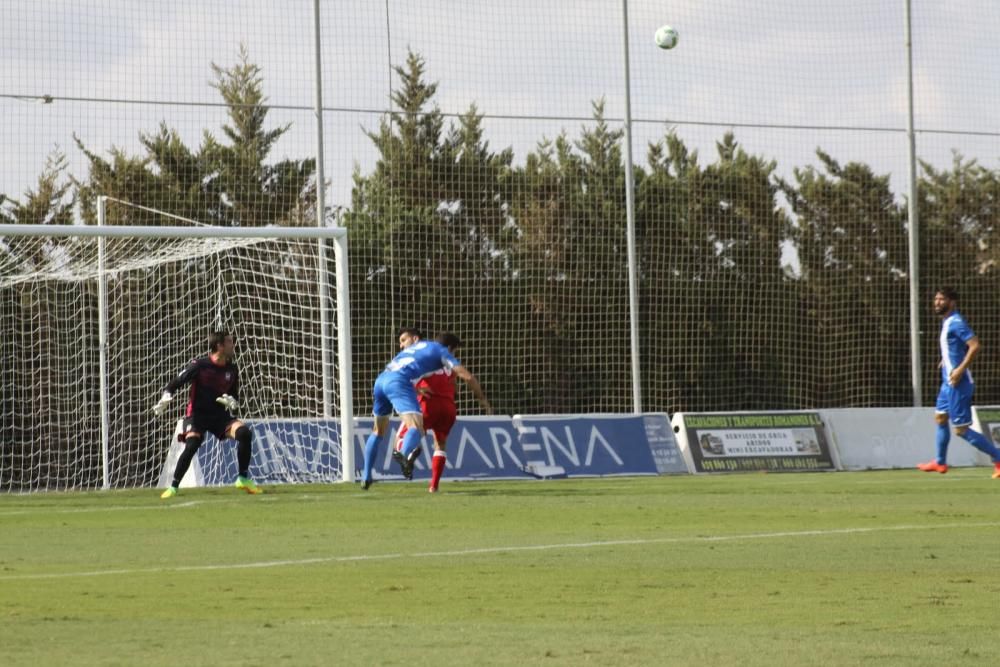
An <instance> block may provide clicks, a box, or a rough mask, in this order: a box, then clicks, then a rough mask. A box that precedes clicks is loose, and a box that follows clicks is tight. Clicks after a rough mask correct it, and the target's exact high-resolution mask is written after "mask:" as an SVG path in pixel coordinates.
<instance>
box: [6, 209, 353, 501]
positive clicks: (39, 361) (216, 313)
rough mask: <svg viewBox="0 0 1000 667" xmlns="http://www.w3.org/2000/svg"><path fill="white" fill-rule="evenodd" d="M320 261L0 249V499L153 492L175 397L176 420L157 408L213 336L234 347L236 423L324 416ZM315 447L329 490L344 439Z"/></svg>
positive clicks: (78, 243)
mask: <svg viewBox="0 0 1000 667" xmlns="http://www.w3.org/2000/svg"><path fill="white" fill-rule="evenodd" d="M153 232H154V233H155V228H153ZM324 254H328V256H329V257H332V256H333V252H332V251H330V252H329V253H324ZM322 261H323V262H324V263H321V259H320V254H319V246H318V241H317V240H315V239H288V238H155V237H125V238H108V239H106V240H105V241H104V256H103V262H102V260H101V255H100V249H99V241H98V239H97V238H93V237H88V238H75V237H70V238H59V237H54V238H51V237H46V238H39V237H14V236H11V237H6V238H3V239H0V303H2V304H3V305H2V316H0V346H2V353H3V358H4V382H3V385H2V406H3V410H2V417H3V434H4V448H3V453H2V455H0V483H2V487H0V488H3V489H4V490H23V489H46V488H67V487H75V488H94V487H101V486H103V485H104V484H105V482H107V484H108V485H110V486H111V487H128V486H142V485H149V484H151V483H154V482H155V481H156V480H157V478H158V477H159V475H160V471H161V467H162V466H163V463H164V461H165V460H166V453H167V450H168V447H169V446H170V443H171V441H172V439H173V438H172V436H173V433H174V428H175V422H176V420H177V418H179V417H180V415H181V414H182V412H183V408H184V405H183V404H184V402H185V401H184V400H183V399H182V400H179V401H177V402H176V403H175V405H174V409H173V410H172V411H171V413H170V415H172V417H173V418H172V419H171V418H169V416H170V415H168V416H167V417H164V418H161V419H156V418H155V417H154V416H153V413H152V411H151V407H152V404H153V403H154V402H155V400H156V398H157V397H158V396H159V393H160V391H161V390H162V389H163V387H164V386H165V385H166V383H167V381H168V380H170V379H171V378H172V377H174V376H175V375H176V374H177V373H178V372H180V370H181V369H183V368H184V367H185V366H186V365H187V363H188V362H189V361H190V360H191V359H193V358H195V357H199V356H205V355H207V354H208V352H209V349H208V333H209V332H211V331H220V330H222V331H229V332H232V333H233V334H234V336H235V338H236V340H237V359H236V363H237V365H238V367H239V369H240V378H241V388H240V399H241V403H242V405H241V407H240V409H239V411H238V413H239V416H240V417H242V418H243V419H250V420H258V421H266V420H275V419H279V420H282V421H285V420H295V419H302V418H322V417H324V416H326V417H327V418H330V417H335V416H336V415H337V413H338V412H339V410H338V404H337V396H338V395H339V388H338V387H337V385H336V373H337V366H338V364H337V361H336V357H335V356H334V357H332V358H331V360H332V363H330V364H329V365H328V366H327V367H326V368H325V371H326V373H325V374H324V361H323V356H322V350H323V339H324V337H323V335H322V333H323V325H322V323H323V319H324V318H323V310H324V309H325V310H326V312H327V321H328V322H332V321H333V320H334V317H333V312H334V297H333V296H331V294H329V293H327V294H322V293H321V292H320V291H319V290H318V288H317V286H318V285H319V282H320V281H319V280H318V276H319V274H320V272H321V271H323V272H331V271H332V270H333V266H332V261H330V260H328V259H324V260H322ZM101 275H104V276H105V282H106V285H107V287H106V294H107V297H106V299H105V302H104V306H103V308H102V303H101V300H100V298H99V279H100V276H101ZM102 310H103V311H104V316H105V321H106V323H107V324H106V326H107V343H106V348H105V349H106V361H105V363H104V364H103V366H102V364H101V360H100V340H99V326H100V319H101V313H102ZM328 329H329V330H328V332H327V338H328V342H333V343H334V345H335V341H336V330H335V329H332V328H329V327H328ZM102 377H103V379H104V384H105V387H106V389H105V393H106V396H104V397H102V395H101V391H102V389H101V385H102V383H101V379H102ZM102 399H103V400H102ZM324 399H326V400H327V402H328V405H324ZM102 415H106V416H107V422H106V424H102ZM274 428H280V425H278V426H275V427H274ZM105 429H106V433H105ZM275 435H277V436H279V437H280V433H276V434H275ZM105 441H106V443H107V457H106V459H105V457H104V456H103V455H102V443H103V442H105ZM312 449H313V450H317V451H320V450H322V451H329V453H330V455H329V456H327V457H323V458H324V461H328V462H329V463H328V465H329V468H328V469H326V470H313V471H312V472H313V473H314V474H315V476H316V478H317V479H325V480H326V481H333V480H335V479H338V478H339V477H340V473H341V467H340V461H341V457H340V453H339V452H340V443H339V442H323V443H313V447H312ZM288 481H302V480H299V479H289V480H288Z"/></svg>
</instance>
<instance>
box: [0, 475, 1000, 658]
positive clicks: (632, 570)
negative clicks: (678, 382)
mask: <svg viewBox="0 0 1000 667" xmlns="http://www.w3.org/2000/svg"><path fill="white" fill-rule="evenodd" d="M267 491H268V493H267V494H266V495H262V496H256V497H252V496H246V495H242V494H239V492H237V491H234V490H232V489H198V490H183V491H182V493H181V495H180V496H178V497H177V498H175V499H173V500H171V501H161V500H160V499H159V497H158V492H156V491H153V490H142V491H127V492H107V493H47V494H37V495H6V496H0V614H2V616H0V663H2V664H4V665H6V666H8V667H10V666H14V665H31V666H32V667H40V666H45V665H262V666H269V667H270V666H274V665H294V666H298V665H332V664H338V665H421V664H426V665H446V664H447V665H501V664H516V665H521V666H523V665H580V664H592V665H616V664H617V665H672V664H674V665H699V666H705V665H708V666H715V665H935V666H937V665H980V664H981V665H992V664H996V663H997V661H998V660H1000V657H998V656H1000V640H998V638H997V632H996V629H995V625H996V623H995V621H996V618H997V613H998V609H1000V546H998V545H1000V481H998V480H991V479H990V478H989V471H987V470H986V469H982V468H979V469H958V470H956V469H953V471H952V472H951V473H949V474H948V475H927V474H924V473H918V472H915V471H914V472H910V471H894V472H868V473H835V474H783V475H730V476H717V477H688V476H684V477H663V478H636V479H593V480H560V481H531V482H509V483H504V482H484V483H469V482H465V483H458V482H448V481H447V478H446V479H445V481H444V482H443V483H442V492H441V493H440V494H438V495H436V496H431V495H430V494H428V493H426V489H425V487H424V485H423V484H418V483H413V484H376V485H375V486H374V487H373V488H372V489H371V490H370V491H368V492H367V493H365V492H362V491H361V490H360V489H359V488H358V487H357V486H353V485H336V486H318V485H314V486H285V487H271V488H269V489H267Z"/></svg>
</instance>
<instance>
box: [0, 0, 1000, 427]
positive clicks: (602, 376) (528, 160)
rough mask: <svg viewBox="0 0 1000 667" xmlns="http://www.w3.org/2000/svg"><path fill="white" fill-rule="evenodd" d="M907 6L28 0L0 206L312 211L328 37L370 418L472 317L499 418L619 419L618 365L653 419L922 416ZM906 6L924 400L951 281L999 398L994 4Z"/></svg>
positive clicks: (251, 217) (335, 212)
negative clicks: (942, 294) (411, 333)
mask: <svg viewBox="0 0 1000 667" xmlns="http://www.w3.org/2000/svg"><path fill="white" fill-rule="evenodd" d="M906 4H907V3H904V2H902V1H900V2H894V3H884V2H881V3H879V2H868V1H864V0H846V1H844V2H809V3H803V2H799V1H797V0H776V1H775V2H769V3H767V4H761V3H758V2H752V1H751V0H698V1H697V2H696V1H694V0H685V1H679V2H671V3H667V4H665V3H662V2H659V1H654V0H629V1H628V2H627V4H626V3H622V2H620V1H619V0H607V1H604V2H583V3H580V2H570V1H569V0H556V1H552V2H532V1H528V0H512V1H511V2H507V3H466V4H464V5H460V4H457V3H453V2H444V1H443V0H407V1H405V2H404V1H402V0H362V1H358V2H351V3H329V2H320V3H319V5H318V8H319V22H318V24H316V23H314V18H315V15H314V8H315V7H316V5H315V3H314V2H313V1H312V0H291V1H282V2H278V1H277V0H262V1H260V2H254V3H237V2H218V3H208V5H206V4H205V3H195V2H193V0H168V1H165V2H159V3H156V6H155V7H147V6H145V5H144V4H141V3H127V2H124V1H122V2H112V1H111V0H108V1H107V2H105V3H103V4H101V5H99V6H96V7H94V6H91V7H89V8H88V11H87V12H83V11H81V10H79V9H78V7H77V4H76V3H70V2H50V3H45V6H44V7H42V6H41V5H38V6H35V5H31V4H29V3H22V4H20V5H18V6H17V7H15V8H14V9H13V10H12V11H11V12H9V14H10V16H8V17H7V18H6V20H5V21H4V22H3V24H2V25H0V39H2V42H0V43H3V45H4V46H3V50H2V51H0V59H3V64H4V67H3V68H0V110H2V115H0V139H2V140H3V145H4V146H5V160H4V161H3V164H0V193H2V194H4V195H6V196H7V199H6V200H5V201H3V202H0V211H2V213H3V216H4V217H5V218H7V219H8V220H9V221H12V222H50V223H54V224H58V223H71V222H77V223H80V222H82V223H87V224H90V223H92V222H93V200H94V197H96V196H98V195H108V196H112V197H117V198H120V199H123V200H126V201H131V202H136V203H139V204H144V205H147V206H152V207H155V208H157V209H161V210H165V211H170V212H173V213H176V214H179V215H183V216H185V217H188V218H192V219H196V220H201V221H205V222H207V223H210V224H215V225H240V226H258V225H264V224H279V225H312V224H316V219H317V214H316V195H317V184H318V183H317V171H316V167H317V165H316V161H315V158H316V156H317V155H318V154H319V151H318V150H317V137H318V131H317V119H316V116H315V112H314V104H315V96H314V93H315V90H316V85H315V84H316V82H315V79H314V75H315V61H316V58H315V55H316V54H315V53H314V51H313V47H314V44H315V41H316V37H317V35H318V36H319V43H320V52H319V62H320V64H321V68H322V77H321V83H322V91H323V110H322V113H321V114H320V115H321V120H322V127H323V154H324V164H323V169H324V178H325V181H326V182H325V183H324V187H325V189H324V192H325V194H326V202H325V203H326V205H327V211H326V215H325V221H324V222H325V224H342V225H344V226H346V227H348V228H349V230H350V240H351V246H352V253H351V257H352V260H351V267H350V270H351V304H352V313H351V320H352V326H353V332H354V335H353V362H354V378H355V382H354V386H353V396H354V404H355V406H356V412H357V413H358V414H364V413H366V412H367V411H368V410H369V408H370V391H369V387H370V385H371V381H372V380H373V379H374V376H375V374H376V373H377V372H378V370H379V368H381V367H382V365H383V364H384V363H385V362H386V360H387V359H388V358H389V357H390V356H391V355H392V354H393V353H394V352H395V343H394V341H395V337H394V335H393V333H394V329H395V328H396V327H398V326H400V325H404V324H406V325H411V324H417V325H419V326H423V327H424V328H426V329H428V330H429V331H440V330H444V329H448V330H452V331H454V332H455V333H457V334H458V335H459V336H460V337H461V338H462V339H463V340H464V341H465V343H466V344H465V347H464V348H463V349H462V350H461V356H462V358H463V359H464V361H465V362H466V363H467V364H468V366H469V367H470V368H471V369H472V370H473V372H475V373H476V374H477V376H479V378H480V379H481V380H482V382H483V385H484V388H485V390H486V391H487V393H488V395H489V396H490V399H491V401H492V402H493V403H494V405H495V406H496V408H497V409H498V410H499V411H502V412H506V413H518V412H521V413H539V412H617V411H630V410H632V409H634V408H636V407H637V406H636V405H635V403H634V402H633V393H632V382H633V377H634V375H633V366H632V362H633V356H632V355H633V353H636V354H637V355H638V364H637V367H638V377H639V380H640V385H641V395H642V402H641V405H640V406H638V407H641V408H642V409H644V410H666V411H670V412H674V411H678V410H734V409H783V408H784V409H794V408H815V407H842V406H859V407H860V406H898V405H910V404H912V403H913V400H914V397H913V388H914V382H913V378H912V376H911V372H910V349H909V348H910V326H909V303H910V278H911V276H910V275H909V257H908V250H907V220H908V210H907V203H908V198H909V197H910V186H909V160H908V138H907V133H906V128H907V112H908V97H907V80H908V70H907V50H906V40H905V33H904V27H905V22H904V18H905V10H906ZM912 5H913V16H912V26H913V40H912V45H913V52H912V53H913V66H914V69H913V88H914V118H915V127H916V139H917V140H916V149H917V157H918V160H919V165H918V179H919V187H918V192H917V202H918V204H919V232H920V234H919V237H920V244H921V250H920V257H919V266H920V272H919V276H917V281H918V285H919V286H918V288H917V291H918V294H917V299H918V302H919V303H920V304H928V307H927V308H926V309H924V310H922V312H921V314H920V330H921V332H922V333H921V339H920V340H921V343H920V346H921V350H920V351H921V355H922V357H921V358H922V364H921V371H922V375H923V378H922V379H923V382H922V391H921V396H920V398H921V401H922V402H923V403H924V404H929V403H930V402H931V401H932V400H933V396H934V392H935V390H936V385H937V382H938V380H937V375H936V373H937V369H936V361H937V352H936V331H937V327H938V324H937V321H936V319H935V318H934V316H933V314H932V313H931V312H930V308H929V302H930V299H931V296H932V294H931V292H932V289H933V286H935V285H939V284H941V283H948V284H951V285H954V286H956V287H957V288H958V290H959V292H960V294H961V297H962V301H961V303H962V308H963V310H964V312H965V314H966V315H967V317H968V319H969V320H970V322H971V324H972V326H973V327H974V328H975V329H976V331H977V332H978V333H979V335H980V338H981V339H982V340H983V342H984V352H983V354H982V355H981V357H980V358H979V359H977V361H976V365H975V370H976V376H977V378H979V381H980V382H979V389H978V400H979V401H980V402H983V403H986V402H996V401H998V400H1000V384H998V383H994V382H990V381H989V378H991V377H995V376H996V375H997V374H998V372H1000V355H998V350H1000V342H998V341H1000V316H998V315H997V313H998V312H1000V310H998V309H997V308H996V307H995V306H996V303H995V299H996V297H995V296H994V295H995V294H997V293H998V291H997V287H1000V285H998V284H997V265H996V255H997V250H996V244H995V242H994V238H993V235H994V233H995V232H994V230H995V228H996V222H997V216H998V213H997V208H996V200H997V194H996V193H997V192H998V191H1000V172H998V165H997V157H998V156H1000V131H998V128H997V127H996V123H995V121H994V120H993V118H994V116H995V114H993V112H992V110H993V109H996V108H997V107H998V105H1000V86H997V85H994V84H995V83H996V79H997V69H996V64H995V60H996V59H995V58H994V57H993V56H994V51H995V49H994V47H993V43H994V41H995V40H994V39H993V37H992V34H991V32H990V31H991V29H992V27H993V26H996V25H1000V6H997V5H995V3H986V2H954V1H950V2H945V1H944V0H941V1H940V2H914V3H912ZM623 6H624V7H627V21H626V17H625V13H626V12H625V11H623ZM664 23H669V24H672V25H673V26H674V27H676V28H677V30H678V31H679V33H680V43H679V45H678V46H677V47H676V48H675V49H673V50H671V51H663V50H660V49H658V48H656V46H655V45H654V43H653V33H654V32H655V30H656V28H657V27H659V26H660V25H662V24H664ZM626 35H627V49H626ZM626 53H627V56H628V65H629V70H628V75H627V78H626V66H625V65H626ZM626 84H628V85H626ZM627 90H628V91H630V95H629V98H628V99H629V101H630V108H631V117H632V123H631V134H632V141H631V145H630V146H631V149H632V162H633V166H634V178H635V217H634V226H635V242H636V251H637V274H636V277H637V286H638V305H637V308H635V309H634V310H633V309H632V308H631V304H630V300H629V284H628V281H629V267H628V263H627V257H628V252H627V249H628V236H627V233H626V232H627V223H628V219H627V216H626V195H625V192H626V177H625V168H624V163H625V159H626V157H625V156H626V153H627V151H626V145H625V143H624V142H625V131H626V127H627V124H626V120H625V112H626V104H625V102H626V91H627ZM631 315H634V316H635V317H636V318H637V321H638V326H639V334H640V335H639V341H640V342H639V349H638V350H633V349H632V347H631V343H630V336H629V333H630V332H629V318H630V316H631ZM459 409H460V411H461V412H475V411H476V410H478V407H477V405H476V402H475V401H474V400H472V399H471V397H470V396H469V395H468V393H467V392H460V395H459Z"/></svg>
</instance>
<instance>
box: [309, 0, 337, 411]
mask: <svg viewBox="0 0 1000 667" xmlns="http://www.w3.org/2000/svg"><path fill="white" fill-rule="evenodd" d="M313 42H314V48H315V60H316V69H315V73H314V76H315V114H316V226H317V227H325V226H326V176H325V175H324V169H323V160H324V155H323V76H322V72H323V69H322V48H321V47H322V40H321V38H320V11H319V0H313ZM316 243H317V255H318V262H319V267H318V268H319V280H318V289H319V295H318V298H319V322H320V324H319V327H320V343H319V344H320V359H321V365H322V367H323V416H324V417H326V418H327V419H329V418H331V417H332V416H333V377H332V374H331V373H330V367H331V357H330V318H329V316H328V315H327V312H326V304H327V303H329V298H330V286H329V284H328V281H327V275H326V241H324V240H323V239H319V240H317V241H316ZM343 363H344V358H343V357H341V365H343Z"/></svg>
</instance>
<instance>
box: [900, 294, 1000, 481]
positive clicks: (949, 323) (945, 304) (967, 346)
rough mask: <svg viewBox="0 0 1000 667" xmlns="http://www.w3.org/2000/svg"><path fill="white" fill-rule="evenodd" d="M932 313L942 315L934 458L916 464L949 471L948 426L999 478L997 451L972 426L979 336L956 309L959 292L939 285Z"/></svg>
mask: <svg viewBox="0 0 1000 667" xmlns="http://www.w3.org/2000/svg"><path fill="white" fill-rule="evenodd" d="M934 313H935V314H936V315H937V316H938V317H940V318H941V320H942V321H941V340H940V342H941V390H940V391H939V392H938V397H937V405H936V406H935V410H936V414H935V415H934V417H935V419H936V421H937V424H938V427H937V458H936V459H935V460H933V461H928V462H927V463H921V464H920V465H918V466H917V468H919V469H920V470H923V471H924V472H939V473H946V472H948V463H947V456H948V441H949V440H950V439H951V431H950V429H949V428H948V421H949V419H950V421H951V426H952V427H954V429H955V435H957V436H958V437H960V438H963V439H965V440H966V441H967V442H968V443H969V444H971V445H972V446H973V447H975V448H976V449H978V450H979V451H981V452H984V453H985V454H988V455H989V456H990V458H991V459H992V460H993V467H994V470H993V478H994V479H1000V450H998V449H997V448H996V446H994V444H993V443H992V442H990V440H989V438H987V437H986V436H984V435H983V434H982V433H979V432H978V431H973V430H972V428H970V427H971V426H972V393H973V391H974V390H975V383H973V381H972V372H971V371H970V370H969V365H970V364H971V363H972V360H973V359H975V357H976V355H977V354H979V350H980V347H981V346H980V344H979V337H978V336H976V334H975V333H973V331H972V328H971V327H969V324H968V323H967V322H966V321H965V318H964V317H962V314H961V313H960V312H958V292H956V291H955V290H954V289H953V288H951V287H942V288H941V289H939V290H938V291H937V292H935V294H934Z"/></svg>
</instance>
